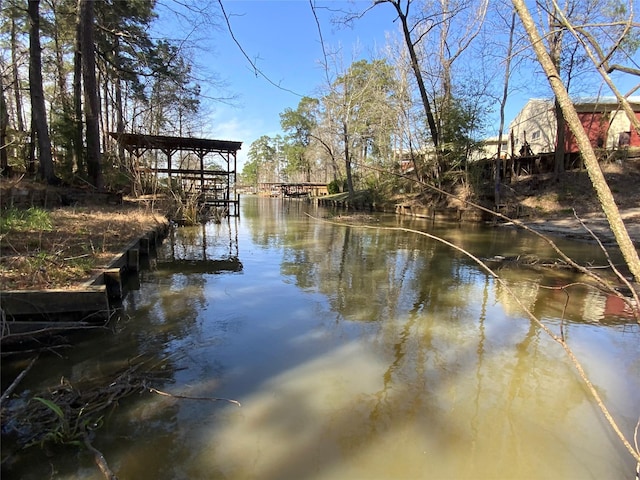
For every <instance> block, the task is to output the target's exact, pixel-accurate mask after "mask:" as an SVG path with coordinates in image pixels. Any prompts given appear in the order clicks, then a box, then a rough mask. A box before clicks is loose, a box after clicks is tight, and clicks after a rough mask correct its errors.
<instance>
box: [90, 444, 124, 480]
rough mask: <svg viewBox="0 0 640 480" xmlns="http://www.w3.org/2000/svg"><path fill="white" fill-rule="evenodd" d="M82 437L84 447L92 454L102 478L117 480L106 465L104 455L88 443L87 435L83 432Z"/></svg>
mask: <svg viewBox="0 0 640 480" xmlns="http://www.w3.org/2000/svg"><path fill="white" fill-rule="evenodd" d="M82 437H83V439H84V444H85V446H86V447H87V448H88V449H89V450H90V451H91V453H93V459H94V460H95V462H96V465H97V466H98V468H99V469H100V471H101V472H102V475H104V478H106V479H107V480H118V477H117V476H116V474H115V473H113V472H112V471H111V469H110V468H109V464H108V463H107V460H106V459H105V458H104V455H103V454H102V452H101V451H100V450H98V449H97V448H96V447H94V446H93V445H92V444H91V441H89V435H87V432H84V435H83V436H82Z"/></svg>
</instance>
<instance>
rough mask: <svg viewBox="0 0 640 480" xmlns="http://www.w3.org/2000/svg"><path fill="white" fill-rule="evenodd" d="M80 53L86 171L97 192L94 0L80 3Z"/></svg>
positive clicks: (99, 179) (99, 185) (99, 178)
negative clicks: (85, 131) (85, 135)
mask: <svg viewBox="0 0 640 480" xmlns="http://www.w3.org/2000/svg"><path fill="white" fill-rule="evenodd" d="M80 32H81V33H80V39H81V43H80V51H81V54H82V80H83V85H84V114H85V122H86V125H87V172H88V174H89V181H90V182H91V183H92V184H93V186H94V187H96V188H97V189H102V188H104V183H103V178H102V165H101V159H100V123H99V122H100V101H99V99H98V85H97V80H96V58H95V41H94V0H80Z"/></svg>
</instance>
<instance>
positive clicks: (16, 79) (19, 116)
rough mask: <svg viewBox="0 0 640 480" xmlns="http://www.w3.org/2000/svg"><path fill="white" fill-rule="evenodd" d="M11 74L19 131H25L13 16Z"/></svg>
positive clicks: (12, 19)
mask: <svg viewBox="0 0 640 480" xmlns="http://www.w3.org/2000/svg"><path fill="white" fill-rule="evenodd" d="M11 63H12V64H13V65H12V68H11V74H12V76H13V95H14V98H15V102H16V124H17V126H18V131H19V132H24V118H23V117H22V94H21V92H22V90H21V89H20V77H19V75H18V65H19V62H18V41H17V35H16V20H15V18H13V16H12V17H11Z"/></svg>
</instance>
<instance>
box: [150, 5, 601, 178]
mask: <svg viewBox="0 0 640 480" xmlns="http://www.w3.org/2000/svg"><path fill="white" fill-rule="evenodd" d="M201 1H204V0H201ZM209 2H210V6H211V11H213V12H215V13H214V15H216V14H217V12H218V11H219V4H218V1H217V0H209ZM169 3H170V2H169ZM169 3H167V5H169ZM196 4H197V2H196ZM371 4H372V1H371V0H356V1H352V2H348V1H341V0H329V1H323V0H315V5H316V6H317V9H316V13H317V15H318V21H319V23H320V27H321V31H322V38H323V40H324V45H325V48H326V49H329V50H331V51H336V50H340V51H341V52H342V57H343V59H344V62H345V64H347V65H348V64H349V63H351V62H352V61H354V60H356V59H358V58H367V59H370V58H372V57H373V56H374V55H373V52H375V51H376V50H378V49H380V48H382V47H383V46H384V45H385V38H386V35H387V33H388V32H393V33H395V32H396V31H397V28H398V26H397V25H398V24H397V22H393V20H394V18H395V15H394V11H393V8H392V7H391V6H390V5H380V6H377V7H376V8H373V9H371V10H370V11H368V13H367V14H366V15H365V16H364V17H363V18H360V19H358V20H357V21H356V22H354V24H353V27H352V28H349V27H345V26H336V25H334V24H333V23H332V21H331V19H332V17H335V15H336V14H335V13H332V12H331V11H329V10H328V9H327V8H322V7H329V8H331V9H333V10H337V9H347V8H351V9H353V8H354V6H355V8H357V9H359V10H364V9H366V8H367V7H368V6H369V5H371ZM223 5H224V8H225V11H226V13H227V15H228V18H229V21H230V24H231V30H232V32H233V35H234V36H235V38H236V40H237V41H238V43H239V44H240V45H241V47H242V49H243V50H244V52H245V53H246V55H247V56H248V57H249V58H251V59H252V61H253V62H254V63H255V64H256V66H257V67H258V68H259V69H260V70H261V71H262V73H264V74H265V75H266V76H267V77H268V79H269V80H267V79H265V78H264V77H263V76H262V75H260V74H257V73H256V72H255V71H254V69H253V68H252V66H251V64H250V62H249V61H248V60H247V58H246V57H245V55H244V54H243V52H242V51H241V50H240V48H239V47H238V45H237V44H236V43H235V42H234V40H233V39H232V37H231V34H230V32H229V30H228V29H227V26H226V24H225V21H224V18H222V17H220V16H219V17H217V18H216V19H215V22H217V23H218V28H214V27H212V26H206V27H204V28H199V29H198V30H197V31H196V32H193V33H192V34H191V37H190V40H192V41H195V42H196V44H197V49H196V50H194V62H195V64H196V65H197V66H198V69H199V70H200V72H205V73H204V75H205V77H206V76H209V77H210V78H214V76H215V77H217V79H219V80H223V81H225V82H226V84H227V87H226V88H227V93H229V94H233V95H236V96H237V98H236V99H235V100H234V101H233V104H232V105H229V104H225V103H220V102H207V103H206V104H205V112H204V114H203V117H202V123H201V125H200V126H199V130H200V131H198V132H193V136H202V137H207V138H216V139H223V140H236V141H242V142H243V146H242V149H241V151H240V152H239V154H238V162H239V166H238V170H239V171H242V165H243V163H244V161H245V160H246V158H247V152H248V150H249V147H250V145H251V143H252V142H253V141H254V140H256V139H258V138H259V137H261V136H262V135H267V136H270V137H273V136H275V135H277V134H278V133H280V117H279V114H280V113H282V112H283V111H284V110H285V109H286V108H292V109H295V108H296V107H297V105H298V102H299V100H300V98H301V97H300V96H301V95H307V96H317V95H318V89H319V88H320V87H321V86H322V85H323V83H325V73H324V70H323V68H322V67H321V61H322V59H323V50H322V45H321V42H320V36H319V33H318V26H317V23H316V20H315V18H314V15H313V11H312V9H311V7H310V4H309V1H308V0H278V1H276V0H223ZM173 8H175V4H174V7H173ZM160 14H161V18H160V22H159V27H158V28H159V31H160V32H161V33H165V31H166V33H169V34H170V35H169V36H172V37H174V38H179V37H180V36H183V35H184V34H185V32H189V30H190V29H192V22H191V23H190V22H189V21H187V22H185V21H184V20H183V21H181V19H180V18H179V17H177V16H176V15H174V14H171V13H167V12H166V11H165V10H163V9H161V10H160ZM496 61H497V60H496ZM496 69H500V70H502V67H501V66H500V65H496ZM526 75H528V76H529V80H528V82H527V88H525V89H524V90H522V89H521V90H519V91H515V92H514V93H512V94H511V95H510V99H509V104H508V109H507V112H506V122H507V125H508V122H509V121H511V120H512V119H513V118H514V117H515V115H516V114H517V113H518V112H519V111H520V109H521V108H522V107H523V106H524V104H525V103H526V101H527V99H528V98H530V97H541V96H548V95H549V93H548V89H545V88H546V85H545V83H544V82H537V81H532V80H533V76H534V73H531V72H529V73H528V74H527V73H525V76H526ZM271 82H273V83H275V84H276V85H277V86H275V85H273V84H272V83H271ZM206 83H207V82H206V81H205V82H204V83H203V90H204V93H205V94H207V93H211V94H212V95H220V92H217V91H211V92H210V91H209V90H208V87H207V84H206ZM534 85H537V86H534ZM278 87H281V88H278ZM294 92H295V93H294ZM594 93H597V92H594ZM495 123H496V128H495V131H497V115H496V122H495ZM490 134H493V133H490Z"/></svg>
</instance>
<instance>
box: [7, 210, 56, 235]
mask: <svg viewBox="0 0 640 480" xmlns="http://www.w3.org/2000/svg"><path fill="white" fill-rule="evenodd" d="M52 228H53V224H52V222H51V214H50V213H49V212H48V211H47V210H44V209H42V208H39V207H30V208H28V209H27V210H23V209H19V208H15V207H11V208H9V209H7V210H5V211H4V212H2V216H0V232H2V233H6V232H8V231H9V230H17V231H33V230H35V231H47V232H48V231H51V229H52Z"/></svg>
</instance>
